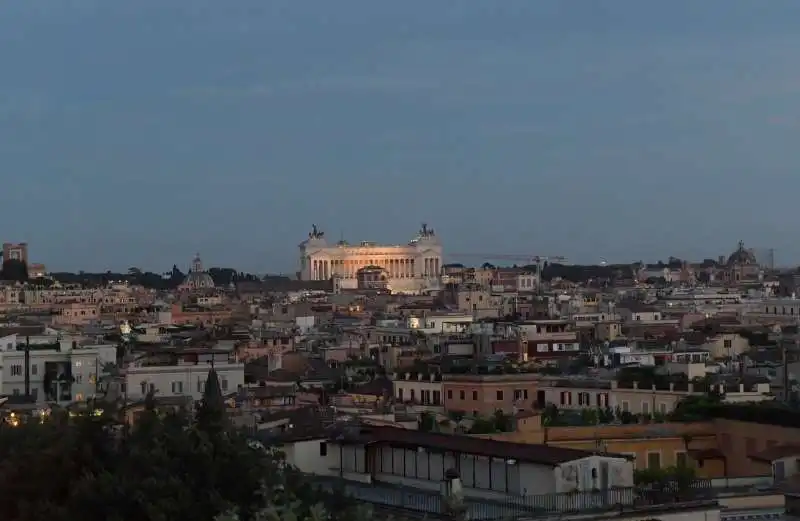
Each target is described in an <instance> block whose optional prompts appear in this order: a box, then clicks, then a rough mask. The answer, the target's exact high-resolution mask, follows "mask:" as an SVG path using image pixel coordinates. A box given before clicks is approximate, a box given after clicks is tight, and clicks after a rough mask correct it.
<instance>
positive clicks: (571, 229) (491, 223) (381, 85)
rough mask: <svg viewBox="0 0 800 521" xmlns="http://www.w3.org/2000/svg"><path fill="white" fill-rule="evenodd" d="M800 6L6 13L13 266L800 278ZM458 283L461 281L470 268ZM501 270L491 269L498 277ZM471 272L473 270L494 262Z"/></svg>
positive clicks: (280, 1)
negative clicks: (376, 248) (687, 270)
mask: <svg viewBox="0 0 800 521" xmlns="http://www.w3.org/2000/svg"><path fill="white" fill-rule="evenodd" d="M798 20H800V2H798V1H797V0H770V1H769V2H765V1H754V0H748V1H745V0H703V1H697V0H671V1H670V2H663V1H655V0H614V1H608V2H589V1H587V2H578V1H565V0H535V1H534V0H503V1H493V2H477V1H466V0H462V1H457V0H454V1H431V0H404V1H402V2H387V1H380V2H376V1H374V0H336V1H335V2H332V1H323V0H307V1H298V0H269V1H265V0H236V1H228V2H220V1H219V0H191V1H187V0H137V1H135V2H131V1H123V0H59V1H56V0H39V1H35V2H31V1H30V0H5V1H4V2H2V3H0V172H2V173H0V180H2V181H3V184H2V189H0V240H2V241H8V242H18V241H19V242H21V241H27V242H28V243H29V248H30V256H31V260H32V261H36V262H43V263H45V264H46V265H47V266H48V268H49V269H52V270H54V271H62V270H81V269H82V270H85V271H91V270H102V271H105V270H107V269H111V270H126V269H127V268H128V267H130V266H137V267H140V268H142V269H148V270H153V271H166V270H167V269H169V268H171V266H172V264H173V263H177V264H178V266H179V267H181V268H184V269H185V268H187V267H188V265H189V263H190V261H191V258H192V257H193V256H194V254H195V253H196V252H200V253H201V255H202V257H203V260H204V261H205V262H206V264H207V265H213V266H231V267H236V268H239V269H242V270H246V271H251V272H255V273H266V272H271V273H277V272H291V271H293V270H295V269H297V266H296V264H297V260H296V259H297V257H298V252H297V245H298V244H299V243H300V242H301V241H302V240H303V239H304V238H306V236H307V234H308V232H309V231H310V229H311V225H312V224H317V225H318V226H319V228H320V229H321V230H323V231H325V232H326V234H327V237H329V238H331V239H336V240H338V239H339V238H340V237H341V236H343V237H344V238H345V239H348V240H350V241H351V242H355V241H361V240H371V241H378V242H386V243H404V242H406V241H408V240H409V239H411V238H413V236H414V234H415V233H416V232H417V230H418V229H419V227H420V223H421V222H423V221H424V222H427V223H429V225H430V226H432V227H434V228H435V230H436V232H437V235H438V236H439V237H440V239H441V240H442V242H443V245H444V248H445V252H446V255H447V252H450V253H481V254H482V253H487V254H506V255H551V256H555V255H562V256H565V257H566V258H567V259H568V260H569V261H571V262H585V263H599V262H600V260H601V259H608V260H609V261H618V262H632V261H637V260H645V261H648V260H649V261H654V262H655V261H657V260H658V259H664V260H666V258H667V257H669V256H670V255H674V256H678V257H683V258H689V259H698V260H700V259H702V258H704V257H711V256H714V257H715V256H717V255H722V254H728V253H729V252H730V251H732V250H734V249H735V247H736V244H737V242H738V241H739V240H743V241H745V244H746V245H747V246H751V247H755V248H774V250H775V258H776V261H777V262H778V263H780V264H787V265H788V264H791V263H794V264H797V263H800V243H798V241H796V240H794V239H795V233H797V223H796V221H795V220H794V217H795V215H796V214H795V211H796V207H797V202H796V194H797V193H798V189H799V188H800V155H799V154H798V148H800V147H798V143H800V141H798V130H800V128H798V127H800V119H799V118H800V68H799V67H798V56H800V32H798V31H797V21H798ZM447 260H453V261H457V260H461V259H460V258H458V257H449V259H447ZM471 260H473V261H474V259H471ZM466 262H469V260H468V261H466Z"/></svg>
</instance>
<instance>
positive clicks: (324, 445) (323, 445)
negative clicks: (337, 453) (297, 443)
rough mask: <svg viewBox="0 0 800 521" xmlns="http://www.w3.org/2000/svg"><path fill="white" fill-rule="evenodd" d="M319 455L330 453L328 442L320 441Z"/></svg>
mask: <svg viewBox="0 0 800 521" xmlns="http://www.w3.org/2000/svg"><path fill="white" fill-rule="evenodd" d="M319 455H320V456H327V455H328V444H327V443H325V442H324V441H321V442H319Z"/></svg>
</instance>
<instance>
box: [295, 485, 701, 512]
mask: <svg viewBox="0 0 800 521" xmlns="http://www.w3.org/2000/svg"><path fill="white" fill-rule="evenodd" d="M309 482H310V483H312V484H313V485H315V486H317V487H318V488H320V489H322V490H325V491H329V492H336V493H344V494H346V495H348V496H350V497H352V498H354V499H356V500H358V501H362V502H365V503H370V504H372V505H373V506H375V507H389V508H392V509H397V510H401V511H405V512H407V513H416V514H425V515H432V516H438V515H442V514H443V513H445V510H446V505H445V501H444V500H443V497H442V495H441V494H439V493H436V492H434V491H430V490H424V489H419V488H415V487H408V486H402V485H393V484H388V483H380V482H372V483H361V482H359V481H356V480H351V479H346V478H339V477H320V476H314V477H309ZM716 495H717V494H716V491H715V490H714V489H712V488H711V484H710V482H708V481H707V480H698V481H697V482H696V483H694V484H693V485H692V486H690V487H688V488H686V489H684V490H680V491H678V490H659V491H655V490H648V489H644V488H639V487H630V488H614V489H608V490H600V491H594V492H570V493H562V494H538V495H527V496H513V495H506V496H503V495H500V494H498V495H497V496H496V498H489V497H476V496H471V495H470V493H469V489H467V490H466V491H465V494H464V505H465V507H466V508H467V513H466V514H467V519H474V520H490V519H515V518H520V517H525V518H535V517H549V516H552V515H554V514H558V515H564V514H591V513H603V512H611V511H615V512H620V513H622V512H625V511H628V512H642V514H643V515H644V517H648V516H646V515H645V513H646V512H647V511H648V510H652V509H654V508H657V507H659V506H662V505H669V507H670V508H672V509H674V508H676V507H677V508H680V505H681V504H686V505H687V506H689V505H699V504H704V503H710V502H711V501H713V500H714V499H715V497H716Z"/></svg>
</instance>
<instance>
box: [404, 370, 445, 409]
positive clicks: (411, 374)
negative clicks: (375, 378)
mask: <svg viewBox="0 0 800 521" xmlns="http://www.w3.org/2000/svg"><path fill="white" fill-rule="evenodd" d="M391 380H392V388H393V395H394V397H395V400H397V401H398V402H399V403H411V404H419V405H433V406H442V405H444V400H443V398H442V397H443V396H444V394H443V384H442V375H441V373H438V372H436V371H426V370H422V369H418V370H415V371H408V372H395V373H393V374H392V376H391Z"/></svg>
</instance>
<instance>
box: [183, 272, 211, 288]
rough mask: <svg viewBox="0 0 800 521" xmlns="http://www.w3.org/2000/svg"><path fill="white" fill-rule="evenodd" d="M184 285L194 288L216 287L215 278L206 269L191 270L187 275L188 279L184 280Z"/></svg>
mask: <svg viewBox="0 0 800 521" xmlns="http://www.w3.org/2000/svg"><path fill="white" fill-rule="evenodd" d="M183 284H184V286H188V287H190V288H192V289H200V288H213V287H214V279H212V278H211V275H209V274H208V273H206V272H204V271H190V272H189V274H188V275H186V279H185V280H184V281H183Z"/></svg>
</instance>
